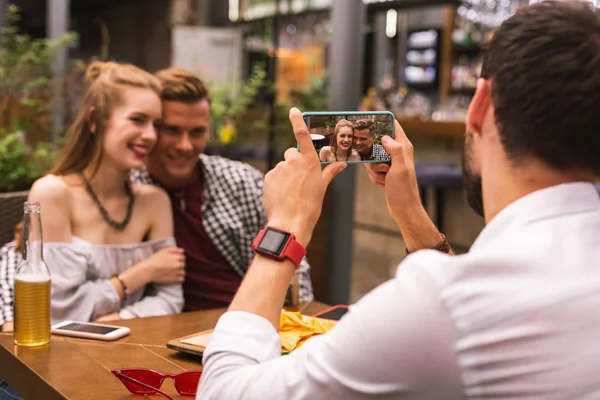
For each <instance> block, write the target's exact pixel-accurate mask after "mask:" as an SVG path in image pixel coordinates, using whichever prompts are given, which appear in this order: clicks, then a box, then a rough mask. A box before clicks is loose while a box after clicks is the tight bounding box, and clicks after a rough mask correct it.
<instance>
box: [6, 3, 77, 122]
mask: <svg viewBox="0 0 600 400" xmlns="http://www.w3.org/2000/svg"><path fill="white" fill-rule="evenodd" d="M19 20H20V15H19V8H18V7H17V6H15V5H13V4H10V5H8V6H7V7H6V13H5V21H4V26H3V28H2V38H1V39H0V118H1V122H2V127H4V128H5V129H9V128H10V127H11V125H14V122H13V120H14V119H19V120H20V124H21V128H23V129H25V130H26V131H29V130H30V129H35V128H36V127H37V126H36V124H42V123H44V122H43V121H41V116H42V115H44V114H45V113H47V112H48V108H49V106H50V101H49V96H50V94H49V91H50V89H51V84H52V82H51V78H50V77H51V65H52V62H53V60H54V57H55V56H56V55H57V53H58V52H59V51H61V50H63V49H65V48H66V47H67V46H70V45H72V44H74V43H75V42H76V41H77V37H78V36H77V34H76V33H73V32H68V33H65V34H63V35H61V36H59V37H57V38H54V39H45V38H42V39H37V38H32V37H31V36H29V35H26V34H23V33H20V32H19V29H18V22H19ZM15 117H16V118H15Z"/></svg>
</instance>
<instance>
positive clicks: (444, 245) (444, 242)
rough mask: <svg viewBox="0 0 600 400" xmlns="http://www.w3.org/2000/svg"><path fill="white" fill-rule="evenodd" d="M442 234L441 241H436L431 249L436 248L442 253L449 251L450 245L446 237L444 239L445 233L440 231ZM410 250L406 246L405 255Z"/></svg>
mask: <svg viewBox="0 0 600 400" xmlns="http://www.w3.org/2000/svg"><path fill="white" fill-rule="evenodd" d="M440 235H442V241H441V242H440V243H438V244H437V245H436V246H435V247H432V248H431V250H437V251H439V252H442V253H450V250H451V247H450V243H448V239H446V235H444V234H443V233H440ZM410 253H411V252H410V251H408V248H406V255H409V254H410Z"/></svg>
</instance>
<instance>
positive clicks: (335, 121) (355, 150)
mask: <svg viewBox="0 0 600 400" xmlns="http://www.w3.org/2000/svg"><path fill="white" fill-rule="evenodd" d="M302 116H303V117H304V122H305V123H306V126H307V127H308V130H309V132H310V137H311V139H312V142H313V145H314V147H315V150H316V152H317V154H318V155H319V160H320V161H321V164H330V163H332V162H336V161H345V162H348V163H387V162H390V161H391V157H390V155H389V154H388V153H387V152H386V151H385V149H384V148H383V146H382V145H381V138H382V137H383V136H384V135H388V136H390V137H392V138H394V119H395V117H394V114H392V113H391V112H390V111H365V112H362V111H319V112H305V113H302Z"/></svg>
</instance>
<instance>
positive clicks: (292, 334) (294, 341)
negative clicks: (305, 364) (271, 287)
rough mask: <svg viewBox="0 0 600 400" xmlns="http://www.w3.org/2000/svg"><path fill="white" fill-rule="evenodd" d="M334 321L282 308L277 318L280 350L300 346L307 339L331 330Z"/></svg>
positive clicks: (289, 349)
mask: <svg viewBox="0 0 600 400" xmlns="http://www.w3.org/2000/svg"><path fill="white" fill-rule="evenodd" d="M335 324H336V321H330V320H327V319H321V318H315V317H309V316H306V315H302V314H300V313H299V312H290V311H285V310H283V311H282V312H281V317H280V318H279V337H280V338H281V351H282V352H284V353H289V352H290V351H292V350H295V349H297V348H299V347H301V346H302V345H303V344H304V343H305V342H306V341H307V340H308V339H310V338H311V337H313V336H316V335H320V334H322V333H325V332H327V331H329V330H331V329H332V328H333V327H334V326H335Z"/></svg>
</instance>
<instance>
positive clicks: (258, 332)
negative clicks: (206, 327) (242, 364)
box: [204, 311, 281, 363]
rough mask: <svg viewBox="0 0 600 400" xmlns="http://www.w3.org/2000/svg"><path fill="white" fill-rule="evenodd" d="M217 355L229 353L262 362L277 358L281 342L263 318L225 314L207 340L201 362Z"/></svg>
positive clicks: (236, 313) (254, 315) (236, 312)
mask: <svg viewBox="0 0 600 400" xmlns="http://www.w3.org/2000/svg"><path fill="white" fill-rule="evenodd" d="M217 353H231V354H237V355H241V356H243V357H246V358H249V359H252V360H253V361H254V362H255V363H262V362H265V361H267V360H270V359H272V358H275V357H279V356H281V339H280V338H279V333H278V332H277V331H276V330H275V328H274V327H273V325H271V323H270V322H269V321H268V320H267V319H266V318H263V317H260V316H258V315H256V314H252V313H249V312H245V311H228V312H226V313H225V314H223V315H222V316H221V318H219V322H218V323H217V326H216V328H215V330H214V332H213V333H212V335H211V337H210V341H209V343H208V346H207V347H206V350H205V351H204V360H207V359H208V358H209V357H210V356H211V355H213V354H217Z"/></svg>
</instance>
